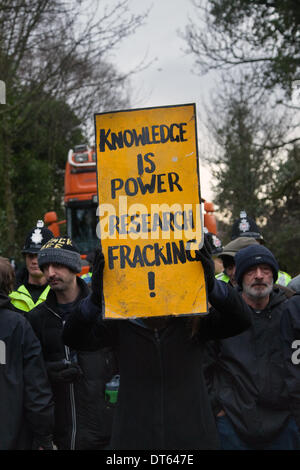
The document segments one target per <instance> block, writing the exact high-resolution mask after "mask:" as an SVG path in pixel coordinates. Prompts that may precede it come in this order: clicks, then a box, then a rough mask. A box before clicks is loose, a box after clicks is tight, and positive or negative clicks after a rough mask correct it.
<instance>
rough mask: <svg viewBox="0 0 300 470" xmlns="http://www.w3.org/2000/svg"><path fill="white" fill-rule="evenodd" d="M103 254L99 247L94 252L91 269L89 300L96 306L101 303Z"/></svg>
mask: <svg viewBox="0 0 300 470" xmlns="http://www.w3.org/2000/svg"><path fill="white" fill-rule="evenodd" d="M104 264H105V260H104V255H103V253H102V250H101V249H97V250H96V252H95V258H94V262H93V269H92V273H93V275H92V295H91V301H92V302H93V304H95V305H97V306H98V307H99V306H100V305H101V300H102V289H103V269H104Z"/></svg>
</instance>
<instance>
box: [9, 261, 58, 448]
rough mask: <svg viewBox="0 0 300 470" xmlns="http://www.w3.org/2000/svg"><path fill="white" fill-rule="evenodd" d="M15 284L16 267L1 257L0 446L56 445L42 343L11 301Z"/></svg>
mask: <svg viewBox="0 0 300 470" xmlns="http://www.w3.org/2000/svg"><path fill="white" fill-rule="evenodd" d="M10 281H11V282H10ZM12 287H13V269H12V267H11V265H10V263H9V261H8V260H7V259H6V258H0V416H1V419H0V450H30V449H34V450H38V449H41V450H42V449H53V445H52V434H53V427H54V404H53V399H52V392H51V388H50V385H49V382H48V377H47V372H46V369H45V365H44V361H43V356H42V350H41V345H40V343H39V341H38V339H37V338H36V336H35V334H34V332H33V330H32V328H31V326H30V324H29V322H28V321H27V320H26V319H25V318H24V316H23V315H22V314H21V313H18V312H16V311H15V310H14V307H13V305H12V304H11V303H10V299H9V297H8V296H7V295H8V294H9V292H10V290H11V288H12Z"/></svg>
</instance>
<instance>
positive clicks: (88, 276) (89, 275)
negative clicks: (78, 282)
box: [80, 271, 92, 284]
mask: <svg viewBox="0 0 300 470" xmlns="http://www.w3.org/2000/svg"><path fill="white" fill-rule="evenodd" d="M80 277H81V279H83V280H84V282H86V283H87V284H89V283H90V282H91V281H92V272H91V271H90V272H88V273H86V274H83V275H82V276H80Z"/></svg>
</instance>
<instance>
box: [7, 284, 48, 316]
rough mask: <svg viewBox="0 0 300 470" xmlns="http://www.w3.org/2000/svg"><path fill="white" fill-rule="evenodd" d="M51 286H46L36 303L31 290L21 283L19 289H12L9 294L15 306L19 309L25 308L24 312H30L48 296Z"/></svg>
mask: <svg viewBox="0 0 300 470" xmlns="http://www.w3.org/2000/svg"><path fill="white" fill-rule="evenodd" d="M49 289H50V286H46V287H45V289H44V290H43V292H42V293H41V295H40V296H39V298H38V300H37V301H36V302H35V303H34V301H33V300H32V297H31V295H30V292H29V291H28V290H27V289H26V287H25V286H24V284H23V285H21V286H20V287H18V289H17V290H14V291H12V292H11V293H10V294H9V297H10V299H11V300H10V301H11V303H12V304H13V306H14V307H16V308H18V309H19V310H23V311H24V312H29V311H30V310H32V309H33V308H34V307H36V306H37V305H39V304H41V303H42V302H44V301H45V300H46V298H47V295H48V292H49Z"/></svg>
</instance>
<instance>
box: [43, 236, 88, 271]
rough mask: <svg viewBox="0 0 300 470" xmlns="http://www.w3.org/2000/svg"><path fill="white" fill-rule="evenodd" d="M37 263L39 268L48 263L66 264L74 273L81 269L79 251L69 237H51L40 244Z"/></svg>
mask: <svg viewBox="0 0 300 470" xmlns="http://www.w3.org/2000/svg"><path fill="white" fill-rule="evenodd" d="M38 263H39V267H40V269H41V270H43V266H44V265H45V264H49V263H58V264H62V265H63V266H67V267H68V268H69V269H71V270H72V271H74V272H75V273H80V271H81V258H80V253H79V251H78V249H77V247H76V245H75V244H74V242H72V240H71V238H67V237H59V238H51V240H49V241H48V242H47V243H46V244H45V245H43V246H42V248H41V250H40V251H39V254H38Z"/></svg>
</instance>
